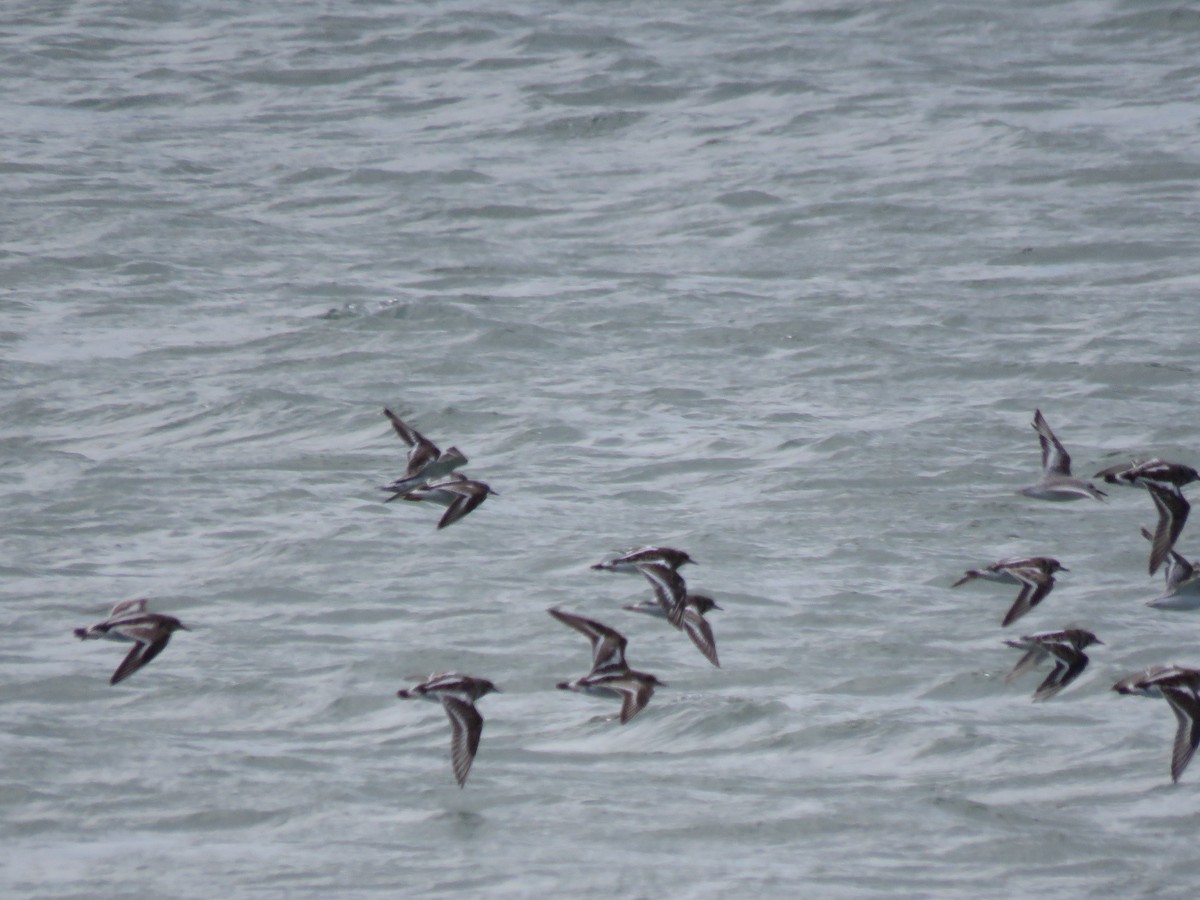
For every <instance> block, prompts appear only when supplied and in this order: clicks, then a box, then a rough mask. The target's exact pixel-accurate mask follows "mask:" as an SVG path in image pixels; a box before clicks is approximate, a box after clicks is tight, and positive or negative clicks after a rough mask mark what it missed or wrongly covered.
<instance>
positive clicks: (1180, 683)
mask: <svg viewBox="0 0 1200 900" xmlns="http://www.w3.org/2000/svg"><path fill="white" fill-rule="evenodd" d="M1113 690H1114V691H1116V692H1117V693H1118V694H1138V695H1140V696H1142V697H1162V698H1163V699H1164V700H1166V701H1167V703H1169V704H1170V706H1171V712H1173V713H1174V714H1175V721H1176V723H1178V727H1177V728H1176V729H1175V744H1174V747H1173V748H1172V750H1171V781H1173V782H1178V781H1179V777H1180V776H1181V775H1182V774H1183V770H1184V769H1186V768H1187V764H1188V763H1189V762H1191V761H1192V755H1193V754H1194V753H1195V752H1196V747H1197V745H1200V669H1185V668H1183V667H1182V666H1151V667H1150V668H1149V669H1146V670H1145V671H1143V672H1137V673H1136V674H1133V675H1129V676H1127V677H1125V678H1122V679H1121V680H1120V681H1118V682H1117V683H1116V684H1114V685H1113Z"/></svg>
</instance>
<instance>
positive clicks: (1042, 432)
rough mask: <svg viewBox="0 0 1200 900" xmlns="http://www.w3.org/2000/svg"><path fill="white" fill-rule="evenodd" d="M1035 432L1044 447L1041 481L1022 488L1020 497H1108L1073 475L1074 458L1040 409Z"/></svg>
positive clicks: (1060, 499) (1071, 498) (1072, 498)
mask: <svg viewBox="0 0 1200 900" xmlns="http://www.w3.org/2000/svg"><path fill="white" fill-rule="evenodd" d="M1033 430H1034V431H1036V432H1037V435H1038V442H1039V443H1040V444H1041V447H1042V477H1041V480H1039V481H1038V482H1037V483H1036V484H1032V485H1030V486H1029V487H1025V488H1021V490H1019V491H1017V493H1018V494H1024V495H1025V496H1026V497H1033V498H1035V499H1038V500H1055V501H1060V502H1061V501H1068V500H1082V499H1084V498H1086V497H1092V498H1094V499H1096V500H1103V499H1104V498H1105V497H1106V496H1108V495H1107V494H1105V493H1104V491H1102V490H1100V489H1099V488H1097V487H1096V486H1095V485H1093V484H1091V483H1090V482H1087V481H1083V480H1082V479H1079V478H1075V477H1073V476H1072V475H1071V455H1070V454H1069V453H1067V451H1066V448H1065V447H1063V445H1062V442H1061V441H1059V439H1058V438H1057V437H1055V435H1054V432H1053V431H1051V430H1050V426H1049V425H1048V424H1047V423H1046V418H1045V416H1043V415H1042V411H1041V410H1040V409H1037V410H1034V412H1033Z"/></svg>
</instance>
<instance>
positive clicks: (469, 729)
mask: <svg viewBox="0 0 1200 900" xmlns="http://www.w3.org/2000/svg"><path fill="white" fill-rule="evenodd" d="M442 706H443V707H444V708H445V710H446V716H447V717H448V718H449V719H450V764H451V766H453V767H454V778H455V780H457V781H458V786H459V787H462V786H463V785H465V784H466V783H467V774H468V773H469V772H470V771H471V763H473V762H474V761H475V753H476V752H477V751H478V750H479V737H480V735H481V734H483V716H481V715H479V711H478V710H477V709H475V706H474V704H472V703H469V702H468V701H466V700H463V699H461V698H459V697H453V696H444V697H442Z"/></svg>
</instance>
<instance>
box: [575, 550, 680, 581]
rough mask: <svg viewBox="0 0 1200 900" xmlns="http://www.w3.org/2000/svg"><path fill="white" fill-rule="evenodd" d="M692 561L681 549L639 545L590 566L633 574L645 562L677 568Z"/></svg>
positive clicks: (605, 570)
mask: <svg viewBox="0 0 1200 900" xmlns="http://www.w3.org/2000/svg"><path fill="white" fill-rule="evenodd" d="M694 562H695V560H694V559H692V558H691V557H690V556H688V554H687V553H685V552H684V551H682V550H676V549H674V548H673V547H639V548H637V549H634V550H625V551H622V552H621V554H620V555H619V556H615V557H613V558H612V559H609V560H605V561H604V562H601V563H596V564H595V565H594V566H592V568H593V569H598V570H600V571H602V572H626V573H629V574H634V573H636V572H637V571H638V566H641V565H644V564H646V563H656V564H661V565H665V566H667V567H668V568H670V569H678V568H679V567H680V566H682V565H684V564H686V563H694Z"/></svg>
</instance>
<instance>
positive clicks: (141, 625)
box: [75, 597, 191, 684]
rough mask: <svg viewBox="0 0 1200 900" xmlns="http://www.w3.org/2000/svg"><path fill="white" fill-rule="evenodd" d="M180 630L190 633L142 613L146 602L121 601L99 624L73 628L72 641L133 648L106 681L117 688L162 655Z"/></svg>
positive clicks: (167, 618)
mask: <svg viewBox="0 0 1200 900" xmlns="http://www.w3.org/2000/svg"><path fill="white" fill-rule="evenodd" d="M180 630H183V631H190V630H191V629H189V628H188V627H187V626H186V625H184V624H183V623H182V622H180V621H179V620H178V619H176V618H175V617H174V616H164V615H162V614H160V613H152V612H146V600H145V598H141V597H139V598H138V599H136V600H122V601H121V602H120V603H118V604H117V605H116V606H114V607H113V608H112V612H110V613H109V614H108V618H107V619H105V620H104V621H103V622H97V623H96V624H95V625H92V626H91V627H90V628H76V629H75V637H77V638H79V639H80V640H81V641H95V640H99V639H100V638H106V639H107V640H110V641H127V642H128V641H132V642H133V645H134V646H133V647H132V649H130V651H129V653H128V654H126V656H125V658H124V659H123V660H121V664H120V665H119V666H117V670H116V671H115V672H113V674H112V678H110V679H109V680H108V683H109V684H117V683H118V682H121V681H124V680H125V679H126V678H128V677H129V676H130V675H132V674H133V673H134V672H136V671H137V670H138V669H140V668H141V667H142V666H144V665H146V663H148V662H150V660H152V659H154V657H156V656H158V654H160V653H162V651H163V648H164V647H166V646H167V641H169V640H170V639H171V635H172V634H173V633H174V632H176V631H180Z"/></svg>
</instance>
